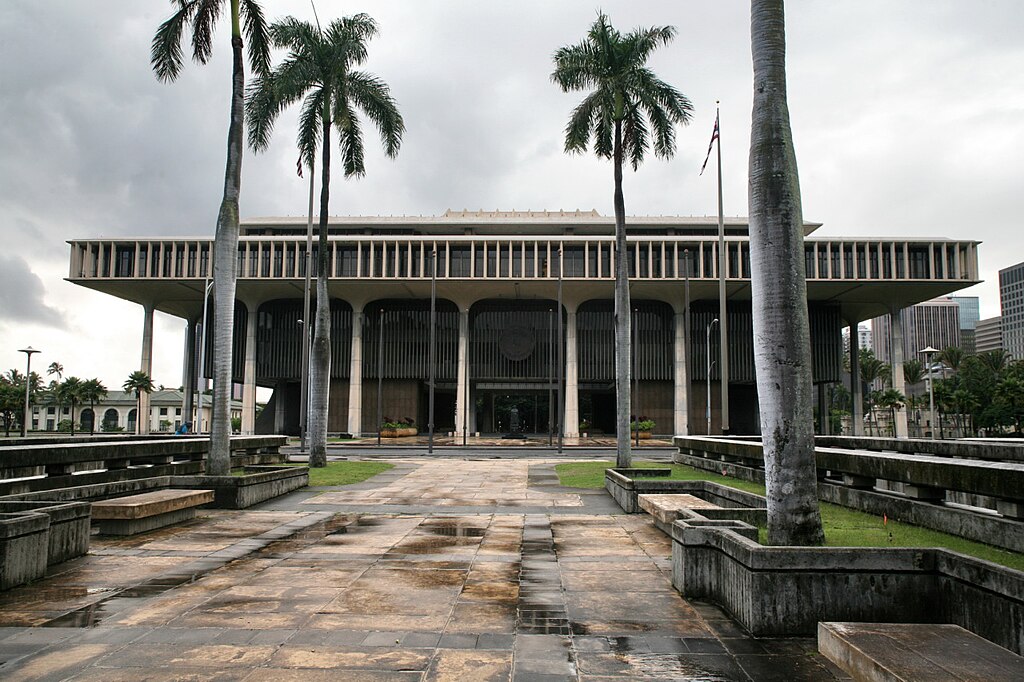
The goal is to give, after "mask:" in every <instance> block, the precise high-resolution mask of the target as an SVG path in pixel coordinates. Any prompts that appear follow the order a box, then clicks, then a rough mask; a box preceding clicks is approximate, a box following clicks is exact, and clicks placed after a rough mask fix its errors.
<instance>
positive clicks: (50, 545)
mask: <svg viewBox="0 0 1024 682" xmlns="http://www.w3.org/2000/svg"><path fill="white" fill-rule="evenodd" d="M26 512H30V513H38V514H46V515H47V516H49V517H50V526H49V531H48V533H47V535H48V541H47V560H46V563H47V564H48V565H52V564H59V563H60V562H62V561H67V560H68V559H73V558H75V557H78V556H82V555H83V554H86V553H87V552H88V551H89V531H90V522H91V520H92V519H91V516H92V514H91V507H90V505H89V503H88V502H53V501H37V502H25V501H11V502H5V501H0V513H5V514H22V513H26Z"/></svg>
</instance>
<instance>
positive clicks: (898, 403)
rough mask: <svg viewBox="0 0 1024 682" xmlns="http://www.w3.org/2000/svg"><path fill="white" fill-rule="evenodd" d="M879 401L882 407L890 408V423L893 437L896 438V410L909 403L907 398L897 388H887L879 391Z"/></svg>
mask: <svg viewBox="0 0 1024 682" xmlns="http://www.w3.org/2000/svg"><path fill="white" fill-rule="evenodd" d="M877 402H878V404H879V405H880V406H881V407H885V408H888V409H889V419H890V421H889V424H891V425H892V437H893V438H895V437H896V410H898V409H900V408H902V407H903V406H904V405H905V404H906V403H907V398H906V396H905V395H903V394H902V393H900V392H899V391H898V390H896V389H895V388H887V389H885V390H884V391H879V394H878V398H877Z"/></svg>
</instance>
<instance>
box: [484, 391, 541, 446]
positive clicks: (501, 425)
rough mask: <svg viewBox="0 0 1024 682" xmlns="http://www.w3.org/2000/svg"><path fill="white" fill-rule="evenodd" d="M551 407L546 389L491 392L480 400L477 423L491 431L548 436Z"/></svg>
mask: <svg viewBox="0 0 1024 682" xmlns="http://www.w3.org/2000/svg"><path fill="white" fill-rule="evenodd" d="M549 406H550V402H549V401H548V394H547V391H516V392H504V391H493V392H491V391H488V392H487V394H486V395H484V396H483V400H481V401H479V402H478V403H477V410H478V411H477V423H478V424H480V426H481V431H483V432H485V433H490V434H500V435H509V434H511V435H523V436H536V435H542V434H544V435H546V434H547V433H548V431H549V428H550V424H551V415H550V410H549Z"/></svg>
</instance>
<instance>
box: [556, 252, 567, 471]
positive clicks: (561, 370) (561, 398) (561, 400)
mask: <svg viewBox="0 0 1024 682" xmlns="http://www.w3.org/2000/svg"><path fill="white" fill-rule="evenodd" d="M555 319H556V320H557V321H558V407H557V410H558V411H557V412H556V413H555V414H556V415H557V419H556V421H557V422H558V452H559V454H561V452H562V437H563V435H564V432H565V424H564V422H565V389H563V388H562V379H563V376H564V374H565V356H564V352H563V351H564V349H563V348H562V347H563V346H564V345H565V342H564V339H563V338H562V333H563V332H562V249H561V248H559V249H558V309H557V314H556V315H555Z"/></svg>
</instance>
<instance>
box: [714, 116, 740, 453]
mask: <svg viewBox="0 0 1024 682" xmlns="http://www.w3.org/2000/svg"><path fill="white" fill-rule="evenodd" d="M716 104H717V102H716ZM715 122H716V123H718V144H716V145H715V148H716V149H717V151H718V319H719V320H720V322H719V323H718V333H719V339H720V340H719V342H718V345H719V356H718V362H719V369H720V370H721V371H720V372H719V374H720V375H721V379H722V380H721V382H720V383H721V389H722V434H727V433H729V350H728V349H729V345H728V339H727V338H726V337H727V335H728V331H727V330H728V326H729V325H728V322H729V320H728V317H729V315H728V312H727V310H726V302H725V297H726V291H725V277H726V275H728V274H729V259H728V258H727V254H726V252H725V217H724V214H723V213H722V126H721V122H720V119H719V112H718V107H717V106H716V107H715ZM740 274H742V273H740Z"/></svg>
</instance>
